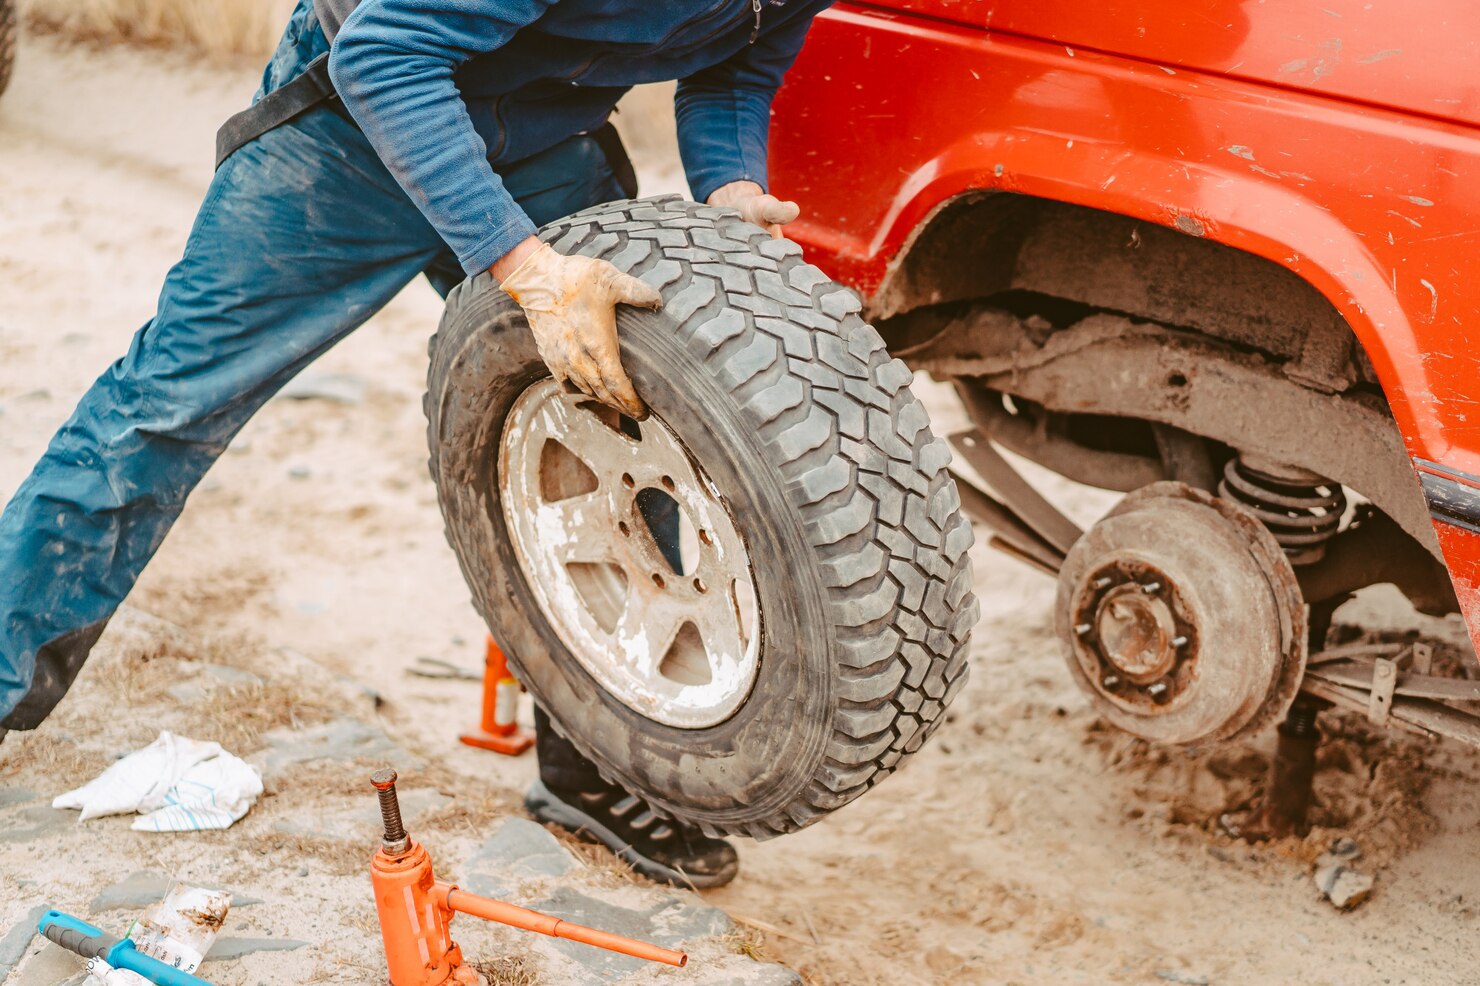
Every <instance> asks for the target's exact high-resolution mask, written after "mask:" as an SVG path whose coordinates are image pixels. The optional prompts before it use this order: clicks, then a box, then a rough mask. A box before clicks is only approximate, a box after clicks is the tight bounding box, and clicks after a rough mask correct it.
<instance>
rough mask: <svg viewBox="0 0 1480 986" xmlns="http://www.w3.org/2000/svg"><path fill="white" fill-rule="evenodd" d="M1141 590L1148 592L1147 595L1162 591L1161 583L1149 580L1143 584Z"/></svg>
mask: <svg viewBox="0 0 1480 986" xmlns="http://www.w3.org/2000/svg"><path fill="white" fill-rule="evenodd" d="M1141 591H1142V592H1144V593H1146V595H1148V596H1151V595H1155V594H1156V593H1158V592H1160V591H1161V583H1160V582H1147V583H1146V584H1145V585H1143V586H1141Z"/></svg>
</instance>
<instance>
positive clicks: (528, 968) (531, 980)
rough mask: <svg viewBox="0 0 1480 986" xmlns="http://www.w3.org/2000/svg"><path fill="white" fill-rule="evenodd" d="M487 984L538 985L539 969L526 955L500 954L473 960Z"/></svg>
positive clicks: (510, 985)
mask: <svg viewBox="0 0 1480 986" xmlns="http://www.w3.org/2000/svg"><path fill="white" fill-rule="evenodd" d="M473 968H474V969H477V970H478V972H480V973H481V974H482V975H483V977H484V978H485V979H487V980H488V983H489V986H540V981H541V980H540V977H539V970H538V969H537V968H536V967H535V964H534V962H533V961H531V960H530V958H529V956H528V955H522V954H519V955H502V956H499V957H498V958H496V959H485V960H483V961H481V962H474V963H473Z"/></svg>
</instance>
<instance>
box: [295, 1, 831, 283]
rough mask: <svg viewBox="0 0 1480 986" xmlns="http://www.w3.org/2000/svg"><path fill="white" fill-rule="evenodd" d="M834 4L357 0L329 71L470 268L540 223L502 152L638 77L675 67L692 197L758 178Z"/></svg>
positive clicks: (594, 106)
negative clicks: (777, 113) (514, 193)
mask: <svg viewBox="0 0 1480 986" xmlns="http://www.w3.org/2000/svg"><path fill="white" fill-rule="evenodd" d="M827 5H828V2H827V0H764V2H760V0H664V2H663V3H653V2H651V0H558V2H552V0H363V2H361V3H360V4H359V5H358V7H357V8H356V9H355V11H354V13H352V14H350V15H349V17H348V18H347V19H345V21H344V23H343V25H341V26H340V28H339V32H338V34H337V35H336V36H335V38H334V45H333V51H332V54H331V55H330V58H329V74H330V76H331V77H332V78H333V80H334V87H335V89H336V90H337V91H338V93H339V95H340V98H341V99H343V100H344V104H345V105H346V106H347V107H348V108H349V111H350V114H351V115H352V116H353V117H354V119H355V120H356V121H358V122H359V124H360V126H361V127H363V128H364V130H365V134H366V136H367V137H368V138H369V141H370V143H371V145H372V146H373V147H374V148H375V149H376V150H377V151H379V152H380V157H381V159H382V160H383V161H385V162H386V163H387V164H388V165H389V166H390V169H391V172H392V174H394V175H395V176H396V180H397V181H399V182H400V183H401V186H402V187H403V188H405V189H406V190H407V192H408V193H410V195H411V197H412V198H413V199H415V200H416V201H417V202H418V203H419V204H420V206H421V208H422V211H423V212H425V213H426V216H427V219H428V220H430V221H431V224H432V226H433V227H434V228H436V230H437V232H438V233H440V234H441V235H442V238H443V239H444V240H446V241H447V244H448V245H449V246H450V247H452V249H453V252H454V253H455V254H456V255H457V258H458V260H459V261H460V262H461V263H462V267H463V270H465V271H467V273H468V274H470V275H471V274H476V273H478V272H479V271H483V270H487V269H488V267H489V266H490V265H491V264H492V263H493V262H494V261H495V260H497V259H498V258H499V257H502V256H503V255H504V254H506V253H508V252H509V250H511V249H512V248H513V247H514V246H515V244H517V243H518V242H519V241H520V240H523V239H524V238H525V237H528V236H531V235H533V234H534V230H535V227H534V224H533V223H532V222H531V217H529V216H526V215H525V213H524V211H523V210H521V209H520V208H519V207H518V205H517V204H516V202H515V198H516V197H511V195H510V194H509V190H508V189H507V188H506V187H505V186H504V184H503V183H501V182H500V180H499V177H498V174H497V172H498V170H499V165H500V164H502V163H504V162H508V161H518V160H522V159H523V158H526V157H528V156H529V155H531V154H535V153H538V152H540V151H543V150H545V149H547V148H549V147H552V146H554V145H555V144H557V143H559V142H560V141H562V140H564V139H565V138H566V137H568V136H569V135H570V134H573V133H579V132H582V131H590V130H595V129H596V128H597V127H599V126H601V125H602V124H603V123H604V122H605V121H606V119H607V117H608V116H610V115H611V112H612V109H613V108H614V107H615V106H616V103H617V100H618V99H619V98H621V96H622V94H623V93H625V92H626V91H627V90H628V89H629V88H630V87H632V86H634V85H637V84H639V83H644V82H666V81H668V80H672V79H677V80H679V85H678V90H677V94H676V96H675V97H674V109H675V110H676V112H677V115H678V143H679V150H680V152H681V154H682V156H683V161H684V167H685V170H686V171H687V173H688V177H689V184H690V185H691V186H692V188H693V192H694V195H695V197H697V198H698V199H699V200H700V201H704V200H705V199H707V198H708V197H709V193H711V192H713V191H714V190H715V189H716V188H718V187H720V186H721V185H724V184H727V183H729V182H732V181H739V180H741V179H749V180H751V181H754V182H757V183H759V184H761V185H762V186H764V185H765V183H766V150H767V148H766V137H767V132H768V129H769V127H770V123H771V119H770V110H771V98H772V96H774V95H775V92H776V89H777V87H778V86H779V85H780V84H781V79H782V76H783V75H784V74H785V73H786V70H787V69H788V68H789V67H790V66H791V63H792V61H793V60H794V59H795V58H796V56H797V52H798V51H800V50H801V47H802V39H803V38H804V37H805V36H806V33H807V28H808V26H809V25H810V24H811V22H812V17H813V15H815V14H816V13H817V12H818V11H819V10H821V9H823V8H824V7H826V6H827ZM313 33H314V34H315V35H317V36H318V37H319V38H322V32H321V31H319V30H318V29H317V25H316V24H315V27H314V29H313ZM459 96H460V97H461V98H460V99H459V98H458V97H459ZM490 162H491V163H492V167H490Z"/></svg>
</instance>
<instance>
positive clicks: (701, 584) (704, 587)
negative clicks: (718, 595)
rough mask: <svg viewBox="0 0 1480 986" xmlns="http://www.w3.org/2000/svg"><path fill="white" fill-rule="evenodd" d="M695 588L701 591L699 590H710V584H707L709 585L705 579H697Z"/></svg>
mask: <svg viewBox="0 0 1480 986" xmlns="http://www.w3.org/2000/svg"><path fill="white" fill-rule="evenodd" d="M694 589H695V590H697V591H699V592H708V591H709V586H707V585H705V584H704V580H703V579H695V580H694Z"/></svg>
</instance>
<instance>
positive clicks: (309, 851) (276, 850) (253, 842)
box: [245, 830, 375, 876]
mask: <svg viewBox="0 0 1480 986" xmlns="http://www.w3.org/2000/svg"><path fill="white" fill-rule="evenodd" d="M245 844H246V848H247V850H248V851H250V852H253V853H256V854H257V855H258V856H263V857H266V858H267V859H268V860H271V861H275V862H273V863H272V865H282V862H281V861H282V860H285V859H293V860H309V859H311V860H313V861H314V862H316V863H318V864H319V865H321V866H322V867H323V868H324V869H325V870H327V871H328V872H329V873H331V874H333V875H334V876H356V875H358V874H361V873H365V872H368V871H369V869H370V857H371V856H372V855H373V854H374V849H375V847H374V845H373V844H372V845H370V847H369V848H366V843H364V842H362V841H353V840H351V839H343V840H340V839H329V838H325V837H323V836H316V835H308V834H305V833H297V832H280V831H277V830H273V831H269V832H261V833H259V834H257V835H254V836H252V837H251V838H249V839H247V840H246V843H245Z"/></svg>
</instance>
